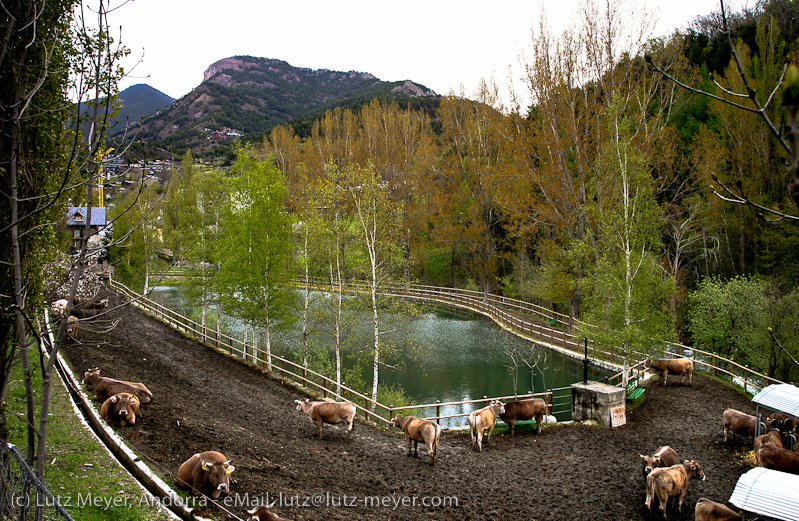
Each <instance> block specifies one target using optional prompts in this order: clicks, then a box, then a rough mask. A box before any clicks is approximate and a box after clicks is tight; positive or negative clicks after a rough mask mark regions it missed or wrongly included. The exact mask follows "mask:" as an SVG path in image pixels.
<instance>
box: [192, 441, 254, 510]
mask: <svg viewBox="0 0 799 521" xmlns="http://www.w3.org/2000/svg"><path fill="white" fill-rule="evenodd" d="M234 470H236V467H234V466H233V465H231V464H230V460H229V459H227V458H226V457H225V456H224V455H223V454H222V453H220V452H216V451H214V450H210V451H208V452H198V453H197V454H195V455H193V456H192V457H191V458H189V459H187V460H186V461H184V462H183V464H182V465H181V466H180V468H179V469H178V486H179V487H180V488H182V489H186V490H190V491H191V493H192V494H194V495H200V494H206V495H207V494H211V498H213V499H217V498H219V495H220V494H222V493H225V494H227V493H228V492H229V491H230V473H231V472H233V471H234ZM267 519H268V518H267Z"/></svg>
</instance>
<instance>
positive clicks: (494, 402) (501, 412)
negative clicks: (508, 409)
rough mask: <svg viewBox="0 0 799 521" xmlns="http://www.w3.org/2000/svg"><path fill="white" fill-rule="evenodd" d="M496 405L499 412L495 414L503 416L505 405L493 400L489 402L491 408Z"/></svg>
mask: <svg viewBox="0 0 799 521" xmlns="http://www.w3.org/2000/svg"><path fill="white" fill-rule="evenodd" d="M497 405H498V406H499V412H497V414H505V404H504V403H502V402H500V401H499V400H494V401H493V402H491V406H492V407H494V406H497Z"/></svg>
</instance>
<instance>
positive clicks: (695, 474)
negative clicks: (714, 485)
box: [683, 460, 706, 481]
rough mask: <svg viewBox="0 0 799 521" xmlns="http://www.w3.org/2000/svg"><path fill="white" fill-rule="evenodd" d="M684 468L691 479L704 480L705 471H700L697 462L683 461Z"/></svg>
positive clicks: (700, 468)
mask: <svg viewBox="0 0 799 521" xmlns="http://www.w3.org/2000/svg"><path fill="white" fill-rule="evenodd" d="M683 463H684V465H685V468H686V470H687V471H688V474H690V476H691V477H692V478H695V479H701V480H702V481H704V480H705V477H706V476H705V471H704V470H702V467H701V466H700V465H699V462H698V461H696V460H685V461H684V462H683Z"/></svg>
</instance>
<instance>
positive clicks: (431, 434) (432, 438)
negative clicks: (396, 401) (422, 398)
mask: <svg viewBox="0 0 799 521" xmlns="http://www.w3.org/2000/svg"><path fill="white" fill-rule="evenodd" d="M391 425H392V426H394V427H398V428H400V429H402V432H404V433H405V439H406V440H407V442H408V456H410V455H411V442H413V455H414V456H416V453H417V449H418V448H419V442H420V441H421V442H423V443H424V444H425V446H426V447H427V454H428V455H429V457H430V459H429V463H430V464H431V465H432V464H433V463H434V460H435V457H436V452H437V451H438V442H439V440H440V439H441V426H440V425H439V424H437V423H436V422H432V421H430V420H420V419H419V418H416V417H415V416H403V415H401V414H398V415H396V416H395V417H394V418H391Z"/></svg>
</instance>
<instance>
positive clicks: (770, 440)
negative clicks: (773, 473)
mask: <svg viewBox="0 0 799 521" xmlns="http://www.w3.org/2000/svg"><path fill="white" fill-rule="evenodd" d="M763 447H779V448H781V449H782V448H785V444H784V443H783V441H782V435H781V434H780V431H771V432H769V433H767V434H761V435H760V436H758V437H757V438H755V459H756V460H757V464H758V466H762V465H760V449H761V448H763Z"/></svg>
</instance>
